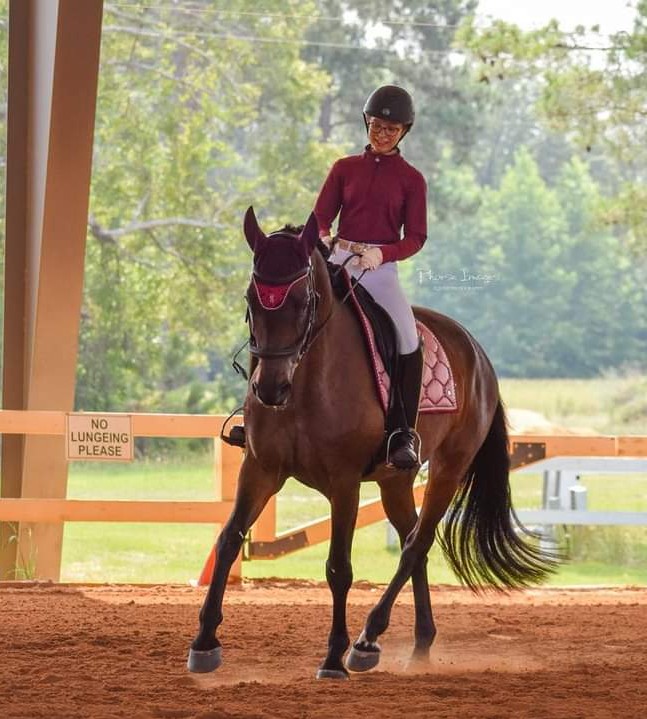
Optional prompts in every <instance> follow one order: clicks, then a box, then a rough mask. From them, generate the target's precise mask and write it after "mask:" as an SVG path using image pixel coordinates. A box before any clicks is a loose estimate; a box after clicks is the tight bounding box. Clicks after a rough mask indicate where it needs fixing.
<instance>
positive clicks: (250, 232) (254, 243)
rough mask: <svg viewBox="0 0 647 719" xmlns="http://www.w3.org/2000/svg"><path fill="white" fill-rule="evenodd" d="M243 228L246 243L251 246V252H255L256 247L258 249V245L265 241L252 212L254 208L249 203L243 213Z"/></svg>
mask: <svg viewBox="0 0 647 719" xmlns="http://www.w3.org/2000/svg"><path fill="white" fill-rule="evenodd" d="M243 230H244V232H245V239H246V240H247V244H248V245H249V246H250V247H251V248H252V251H253V252H256V250H257V249H260V245H261V244H262V243H263V242H264V241H265V239H266V237H265V235H264V234H263V230H261V228H260V227H259V226H258V220H257V219H256V215H255V214H254V208H253V207H252V206H251V205H250V206H249V207H248V208H247V212H246V213H245V221H244V223H243Z"/></svg>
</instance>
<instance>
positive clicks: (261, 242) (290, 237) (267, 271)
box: [244, 207, 318, 285]
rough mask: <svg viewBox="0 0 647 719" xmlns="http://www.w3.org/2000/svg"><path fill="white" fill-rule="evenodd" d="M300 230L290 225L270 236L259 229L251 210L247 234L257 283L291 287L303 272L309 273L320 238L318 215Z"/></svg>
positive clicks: (246, 227)
mask: <svg viewBox="0 0 647 719" xmlns="http://www.w3.org/2000/svg"><path fill="white" fill-rule="evenodd" d="M300 229H301V228H294V227H290V226H289V225H287V226H286V227H284V228H283V229H281V230H278V231H277V232H272V233H271V234H270V235H267V236H266V235H265V234H264V233H263V231H262V230H261V228H260V227H259V225H258V221H257V220H256V215H255V214H254V209H253V208H252V207H250V208H249V209H248V210H247V212H246V213H245V222H244V231H245V238H246V239H247V243H248V244H249V246H250V247H251V248H252V250H253V252H254V275H255V277H256V279H257V281H260V282H261V283H263V284H269V285H283V284H286V283H288V284H289V283H290V282H291V281H292V280H293V279H295V278H296V277H298V275H299V273H300V272H303V273H305V272H306V270H307V268H308V266H309V262H310V255H311V254H312V251H313V249H314V247H315V245H316V242H317V236H318V230H317V221H316V219H315V218H314V215H310V217H309V218H308V222H307V223H306V225H305V226H304V227H303V229H301V232H299V230H300Z"/></svg>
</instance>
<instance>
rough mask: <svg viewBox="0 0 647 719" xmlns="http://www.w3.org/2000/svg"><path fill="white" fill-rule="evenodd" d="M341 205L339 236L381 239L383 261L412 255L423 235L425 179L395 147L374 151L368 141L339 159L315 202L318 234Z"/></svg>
mask: <svg viewBox="0 0 647 719" xmlns="http://www.w3.org/2000/svg"><path fill="white" fill-rule="evenodd" d="M340 210H341V214H340V217H339V226H338V233H339V236H340V237H343V238H344V239H345V240H350V241H351V242H365V243H367V244H376V245H383V246H382V248H381V249H382V257H383V261H384V262H394V261H396V260H404V259H406V258H407V257H410V256H411V255H413V254H415V253H416V252H418V250H419V249H420V248H421V247H422V246H423V244H424V242H425V240H426V239H427V185H426V183H425V179H424V177H423V176H422V174H421V173H420V172H418V170H416V168H415V167H413V165H410V164H409V163H408V162H407V161H406V160H405V159H404V158H403V157H402V155H400V153H399V152H397V153H395V154H393V155H378V154H376V153H374V152H372V151H371V149H370V147H367V148H366V150H365V151H364V152H363V153H362V154H361V155H350V156H349V157H344V158H342V159H341V160H337V162H335V164H334V165H333V166H332V168H331V170H330V172H329V173H328V177H327V178H326V181H325V182H324V184H323V187H322V188H321V191H320V192H319V197H318V198H317V202H316V204H315V208H314V213H315V216H316V218H317V222H318V224H319V232H320V235H321V236H325V235H328V234H330V228H331V225H332V223H333V220H334V219H335V217H337V215H338V214H339V213H340ZM403 228H404V234H403V235H402V234H401V231H402V229H403Z"/></svg>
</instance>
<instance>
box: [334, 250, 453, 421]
mask: <svg viewBox="0 0 647 719" xmlns="http://www.w3.org/2000/svg"><path fill="white" fill-rule="evenodd" d="M327 266H328V272H329V275H330V281H331V284H332V287H333V290H334V292H335V294H336V296H337V297H338V298H339V299H343V298H344V297H345V296H346V295H347V294H348V295H349V297H348V300H347V303H350V305H351V306H352V307H353V308H354V310H355V316H356V317H357V320H358V322H359V323H360V326H361V328H362V334H363V336H364V341H365V342H366V347H367V350H368V353H369V357H370V359H371V366H372V369H373V375H374V377H375V386H376V391H377V394H378V397H379V399H380V401H381V404H382V409H383V410H384V414H385V415H388V413H389V411H390V410H391V409H392V407H393V402H394V401H395V398H394V392H393V383H392V382H391V377H394V376H395V374H394V373H395V371H396V367H397V361H398V352H397V341H396V332H395V327H394V325H393V320H392V319H391V317H390V315H389V314H388V313H387V312H386V311H385V310H384V309H383V308H382V307H381V306H380V305H379V304H378V303H377V302H376V301H375V300H374V299H373V297H372V295H371V294H370V292H368V290H366V288H364V287H363V286H362V285H360V284H352V283H351V278H350V276H349V274H348V272H346V270H345V269H341V268H340V267H339V266H338V265H333V264H331V263H327ZM416 325H417V328H418V335H419V336H420V339H421V341H422V345H423V349H424V365H423V371H422V385H421V388H420V405H419V409H418V411H419V412H420V413H421V414H429V413H437V412H456V411H457V409H458V406H457V403H456V388H455V385H454V377H453V373H452V369H451V366H450V364H449V360H448V359H447V354H446V353H445V350H444V349H443V346H442V345H441V344H440V342H439V340H438V338H437V337H436V335H435V334H434V333H433V332H432V331H431V330H430V329H429V328H428V327H427V326H426V325H425V324H423V323H422V322H418V321H416Z"/></svg>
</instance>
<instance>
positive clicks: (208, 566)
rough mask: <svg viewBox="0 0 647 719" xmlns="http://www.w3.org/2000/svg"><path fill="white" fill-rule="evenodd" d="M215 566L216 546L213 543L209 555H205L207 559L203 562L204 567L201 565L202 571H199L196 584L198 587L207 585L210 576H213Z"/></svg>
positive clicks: (209, 582)
mask: <svg viewBox="0 0 647 719" xmlns="http://www.w3.org/2000/svg"><path fill="white" fill-rule="evenodd" d="M215 566H216V547H215V545H214V546H213V547H211V551H210V552H209V556H208V557H207V561H206V562H205V563H204V567H202V571H201V572H200V576H199V577H198V586H199V587H206V586H207V585H209V584H211V577H213V570H214V569H215Z"/></svg>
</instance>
